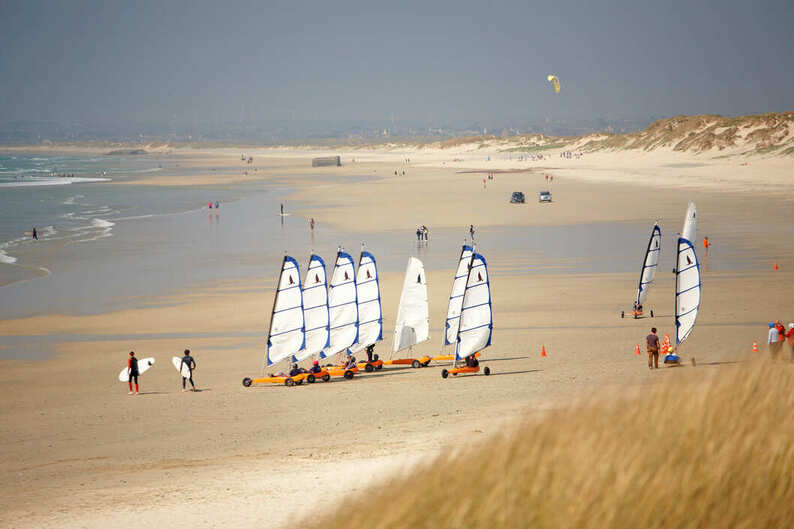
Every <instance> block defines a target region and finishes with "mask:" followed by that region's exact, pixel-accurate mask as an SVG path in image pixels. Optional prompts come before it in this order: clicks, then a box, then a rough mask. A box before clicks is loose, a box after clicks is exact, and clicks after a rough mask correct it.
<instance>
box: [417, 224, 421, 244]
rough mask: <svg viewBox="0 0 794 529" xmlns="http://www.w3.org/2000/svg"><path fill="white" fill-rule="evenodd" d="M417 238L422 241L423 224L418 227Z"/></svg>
mask: <svg viewBox="0 0 794 529" xmlns="http://www.w3.org/2000/svg"><path fill="white" fill-rule="evenodd" d="M416 240H417V241H421V240H422V227H421V226H419V227H418V228H416Z"/></svg>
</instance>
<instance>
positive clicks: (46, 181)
mask: <svg viewBox="0 0 794 529" xmlns="http://www.w3.org/2000/svg"><path fill="white" fill-rule="evenodd" d="M109 181H110V178H86V177H81V176H75V177H74V178H72V177H69V178H60V177H56V178H31V179H30V180H24V181H15V182H2V183H0V187H31V186H62V185H69V184H87V183H91V182H109Z"/></svg>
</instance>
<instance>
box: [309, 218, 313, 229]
mask: <svg viewBox="0 0 794 529" xmlns="http://www.w3.org/2000/svg"><path fill="white" fill-rule="evenodd" d="M309 228H310V229H311V230H312V231H314V217H312V218H311V219H309Z"/></svg>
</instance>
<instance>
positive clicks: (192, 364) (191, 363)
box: [179, 349, 196, 391]
mask: <svg viewBox="0 0 794 529" xmlns="http://www.w3.org/2000/svg"><path fill="white" fill-rule="evenodd" d="M183 365H186V366H187V368H188V369H189V370H190V376H189V377H185V376H184V375H183V376H182V391H187V389H186V388H185V386H186V384H185V382H187V381H188V380H190V385H191V387H192V390H193V391H196V385H195V384H194V383H193V370H194V369H196V361H195V360H193V357H192V356H190V349H185V355H184V356H183V357H182V362H181V363H180V364H179V372H180V373H182V366H183Z"/></svg>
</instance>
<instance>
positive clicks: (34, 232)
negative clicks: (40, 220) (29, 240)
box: [33, 226, 39, 241]
mask: <svg viewBox="0 0 794 529" xmlns="http://www.w3.org/2000/svg"><path fill="white" fill-rule="evenodd" d="M33 240H34V241H38V240H39V234H38V232H37V231H36V226H33Z"/></svg>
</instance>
